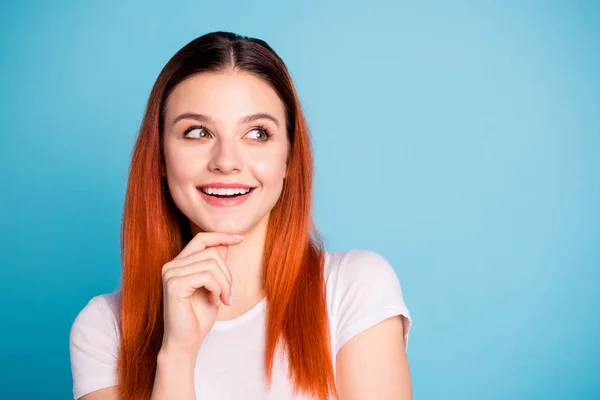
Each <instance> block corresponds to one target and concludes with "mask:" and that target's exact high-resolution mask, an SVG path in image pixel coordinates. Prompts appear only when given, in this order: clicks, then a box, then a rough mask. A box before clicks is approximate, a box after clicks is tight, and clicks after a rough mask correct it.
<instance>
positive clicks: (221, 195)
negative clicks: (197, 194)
mask: <svg viewBox="0 0 600 400" xmlns="http://www.w3.org/2000/svg"><path fill="white" fill-rule="evenodd" d="M198 189H199V190H200V191H201V192H202V193H204V194H206V195H208V196H211V197H216V198H218V199H233V198H236V197H241V196H246V195H248V194H250V193H251V192H252V191H253V190H254V189H256V188H244V189H212V188H198Z"/></svg>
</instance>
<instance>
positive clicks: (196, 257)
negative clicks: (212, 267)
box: [162, 246, 233, 284]
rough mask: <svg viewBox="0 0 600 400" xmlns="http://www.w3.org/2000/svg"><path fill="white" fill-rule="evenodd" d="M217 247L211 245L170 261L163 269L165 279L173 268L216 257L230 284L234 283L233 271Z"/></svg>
mask: <svg viewBox="0 0 600 400" xmlns="http://www.w3.org/2000/svg"><path fill="white" fill-rule="evenodd" d="M217 247H218V246H217ZM217 247H209V248H207V249H204V250H201V251H197V252H194V253H192V254H190V255H189V256H186V257H183V258H180V259H177V260H175V259H174V260H172V261H170V262H168V263H167V264H165V266H164V267H163V271H162V275H163V279H164V277H165V274H166V273H167V272H168V271H169V270H171V269H174V268H180V267H183V266H186V265H190V264H193V263H195V262H197V261H204V260H211V259H214V260H216V261H217V263H218V264H219V266H220V267H221V269H222V270H223V272H224V273H225V275H226V276H227V280H228V281H229V283H230V284H231V283H233V276H232V275H231V271H230V270H229V267H227V265H226V264H225V261H224V259H223V258H221V256H220V254H219V252H218V250H217Z"/></svg>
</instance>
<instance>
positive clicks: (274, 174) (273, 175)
mask: <svg viewBox="0 0 600 400" xmlns="http://www.w3.org/2000/svg"><path fill="white" fill-rule="evenodd" d="M285 167H286V157H285V155H283V156H277V157H272V156H271V157H263V158H261V159H257V160H255V161H254V162H253V168H252V169H253V170H254V173H255V174H256V177H257V178H258V179H259V180H260V181H261V182H262V183H263V184H270V185H272V184H281V183H282V181H283V177H284V176H285Z"/></svg>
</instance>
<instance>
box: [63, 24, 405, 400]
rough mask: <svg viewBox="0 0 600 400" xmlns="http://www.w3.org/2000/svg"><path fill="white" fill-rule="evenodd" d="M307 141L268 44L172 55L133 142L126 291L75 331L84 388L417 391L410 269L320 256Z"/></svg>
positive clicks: (118, 393) (78, 383)
mask: <svg viewBox="0 0 600 400" xmlns="http://www.w3.org/2000/svg"><path fill="white" fill-rule="evenodd" d="M309 139H310V137H309V130H308V127H307V124H306V121H305V119H304V116H303V113H302V109H301V106H300V102H299V99H298V96H297V94H296V91H295V89H294V86H293V83H292V80H291V78H290V75H289V73H288V71H287V69H286V67H285V65H284V63H283V61H282V60H281V59H280V58H279V56H278V55H277V54H276V53H275V52H274V51H273V50H272V49H271V47H269V46H268V45H267V43H265V42H264V41H262V40H258V39H253V38H248V37H242V36H239V35H235V34H233V33H228V32H213V33H210V34H206V35H204V36H201V37H199V38H197V39H195V40H193V41H192V42H190V43H189V44H188V45H186V46H185V47H184V48H182V49H181V50H180V51H179V52H177V54H175V55H174V56H173V58H172V59H171V60H170V61H169V62H168V64H167V65H166V66H165V67H164V69H163V70H162V72H161V73H160V75H159V77H158V79H157V81H156V83H155V85H154V87H153V88H152V92H151V94H150V99H149V101H148V105H147V109H146V113H145V115H144V119H143V121H142V124H141V128H140V132H139V136H138V139H137V142H136V144H135V148H134V151H133V156H132V162H131V169H130V175H129V182H128V186H127V193H126V199H125V208H124V214H123V225H122V242H121V246H122V267H123V274H122V282H121V288H120V290H118V291H115V292H113V293H108V294H102V295H98V296H95V297H93V298H92V299H91V300H90V302H89V303H88V304H87V305H86V306H85V307H84V309H83V310H82V311H81V312H80V313H79V315H78V316H77V318H76V319H75V321H74V322H73V326H72V328H71V335H70V355H71V368H72V373H73V394H74V397H75V398H81V399H85V400H91V399H96V400H100V399H102V400H116V399H121V400H133V399H140V400H141V399H152V400H166V399H169V400H173V399H176V400H190V399H245V400H248V399H277V400H281V399H341V400H348V399H378V400H384V399H409V398H412V389H411V381H410V373H409V368H408V362H407V358H406V353H405V350H406V345H407V339H408V332H409V329H410V326H411V320H410V315H409V312H408V310H407V308H406V306H405V304H404V301H403V297H402V292H401V287H400V283H399V280H398V278H397V276H396V273H395V271H394V270H393V268H392V267H391V266H390V264H389V263H388V262H387V261H386V259H385V258H383V257H382V256H380V255H379V254H377V253H375V252H372V251H368V250H361V249H353V250H350V251H346V252H328V251H325V250H324V249H323V245H322V241H321V239H320V236H319V234H318V232H317V230H316V228H315V227H314V225H313V222H312V217H311V207H312V175H313V165H312V162H313V161H312V153H311V145H310V140H309Z"/></svg>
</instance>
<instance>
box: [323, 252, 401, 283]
mask: <svg viewBox="0 0 600 400" xmlns="http://www.w3.org/2000/svg"><path fill="white" fill-rule="evenodd" d="M326 254H327V256H326V262H325V281H326V282H327V286H328V288H329V290H340V289H342V290H343V289H348V288H350V287H360V288H364V289H374V288H376V287H380V286H381V285H389V284H392V285H395V284H397V285H399V279H398V275H397V274H396V271H395V270H394V268H393V267H392V265H391V264H390V263H389V262H388V260H387V259H386V258H385V257H383V256H382V255H381V254H379V253H377V252H374V251H372V250H365V249H352V250H348V251H344V252H327V253H326Z"/></svg>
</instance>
